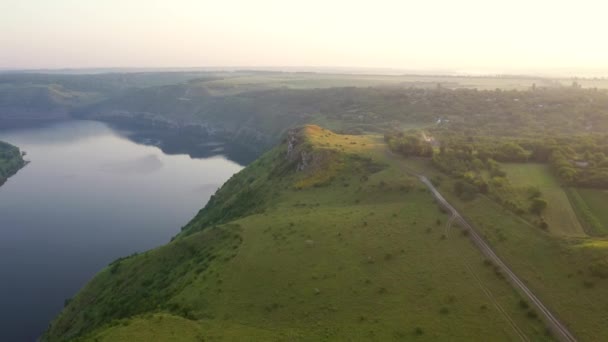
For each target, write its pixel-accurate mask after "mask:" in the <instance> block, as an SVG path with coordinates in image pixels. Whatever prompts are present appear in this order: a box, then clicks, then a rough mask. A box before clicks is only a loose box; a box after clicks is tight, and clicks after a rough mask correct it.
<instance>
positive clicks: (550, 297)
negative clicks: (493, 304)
mask: <svg viewBox="0 0 608 342" xmlns="http://www.w3.org/2000/svg"><path fill="white" fill-rule="evenodd" d="M404 164H405V165H406V166H407V167H410V168H413V169H415V170H417V171H418V172H422V173H424V174H426V175H427V176H429V177H437V176H441V179H442V181H441V183H440V185H439V190H440V191H441V192H442V194H443V195H444V196H445V197H446V198H447V199H448V201H450V203H452V205H454V206H455V207H456V208H457V209H458V210H459V211H460V212H461V213H463V214H464V216H465V217H466V219H467V220H468V221H469V222H470V223H472V224H473V225H474V226H475V228H476V229H478V230H479V232H480V233H481V234H482V235H483V237H484V238H485V239H486V240H487V241H488V242H489V244H490V245H491V246H492V248H493V249H494V250H495V251H496V253H497V254H498V255H499V256H500V257H501V258H502V259H503V261H505V263H506V264H507V265H509V266H510V267H511V268H512V269H513V271H514V272H515V273H516V274H517V275H518V276H519V277H520V278H521V279H523V281H524V282H525V283H526V284H527V285H528V286H529V287H530V289H531V290H532V291H534V293H535V294H536V295H537V296H538V297H539V298H540V299H541V300H542V301H543V302H544V303H545V305H547V307H549V308H550V309H551V310H552V311H553V312H554V313H555V314H556V316H557V317H558V319H560V320H561V321H562V322H564V323H565V324H566V325H567V326H568V327H569V329H570V331H571V332H572V333H573V334H574V336H576V337H577V338H579V339H580V340H581V341H603V340H606V339H608V331H606V329H605V322H604V321H605V312H606V311H605V308H606V307H608V297H606V296H605V295H604V294H603V293H604V292H605V289H606V286H608V264H607V263H606V259H607V258H608V241H606V240H605V239H598V238H589V237H580V238H579V237H570V236H566V235H560V234H553V233H551V232H546V231H544V230H542V229H540V228H538V227H536V226H534V225H532V224H530V223H529V222H528V221H526V220H524V219H523V218H521V217H519V216H517V215H515V214H513V213H512V212H511V211H509V210H506V209H505V208H503V207H502V206H500V205H499V204H497V203H496V202H494V201H492V200H491V199H489V198H488V197H486V196H477V198H476V199H474V200H472V201H462V200H460V199H459V198H458V197H457V196H456V195H455V194H454V193H453V192H452V188H453V183H454V180H453V179H450V178H449V177H446V176H445V175H444V174H441V173H439V172H438V171H436V170H435V169H434V168H433V167H432V166H431V165H430V163H429V162H425V161H423V160H420V159H415V160H404ZM513 168H515V169H516V170H518V171H523V170H525V169H526V168H521V167H519V166H518V165H513ZM530 169H531V170H527V171H528V172H530V176H531V178H530V179H531V180H530V181H531V182H532V180H534V179H536V180H535V181H534V183H535V184H544V186H545V187H547V186H548V185H551V184H553V180H552V179H551V178H549V177H548V175H547V174H546V173H544V172H543V171H542V170H543V169H544V168H543V167H541V166H540V165H532V167H531V168H530ZM507 172H508V171H507ZM509 175H510V174H509ZM520 175H522V174H521V173H520Z"/></svg>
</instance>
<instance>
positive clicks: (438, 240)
mask: <svg viewBox="0 0 608 342" xmlns="http://www.w3.org/2000/svg"><path fill="white" fill-rule="evenodd" d="M404 163H406V162H404V161H403V160H402V159H400V158H395V157H394V156H392V155H391V154H389V153H388V152H387V147H386V145H385V143H384V141H383V139H382V137H381V136H373V135H365V136H364V135H359V136H352V135H338V134H334V133H332V132H331V131H328V130H325V129H322V128H320V127H318V126H306V127H304V128H301V129H296V130H292V131H290V132H289V133H288V134H286V135H285V137H284V139H283V141H282V142H281V143H280V144H279V145H278V146H277V147H275V148H274V149H272V150H270V151H269V152H267V153H265V154H264V155H263V156H262V157H261V158H259V159H258V160H257V161H255V162H254V163H252V164H251V165H249V166H248V167H247V168H245V169H244V170H243V171H241V172H240V173H238V174H236V175H235V176H233V178H231V179H230V180H229V181H228V182H227V183H226V184H225V185H224V186H223V187H222V188H221V189H220V190H218V192H217V193H216V194H215V195H214V196H213V197H212V199H211V200H210V201H209V203H208V204H207V206H206V207H205V208H204V209H202V210H201V212H199V214H198V215H197V216H196V217H195V218H194V219H193V220H192V221H191V222H190V223H189V224H188V225H187V226H185V227H184V228H183V230H182V233H181V234H179V235H178V236H177V237H176V238H175V239H174V240H173V241H172V242H171V243H169V244H167V245H165V246H163V247H160V248H157V249H154V250H151V251H148V252H145V253H142V254H138V255H133V256H130V257H127V258H123V259H120V260H117V261H115V262H113V263H112V264H111V265H109V266H108V267H107V268H105V269H104V270H102V271H101V272H100V273H99V274H98V275H97V276H96V277H95V278H94V279H93V280H92V281H91V282H90V283H89V284H88V285H87V286H86V287H85V288H84V289H83V290H82V291H81V292H80V293H79V294H78V295H76V296H75V297H74V298H73V299H71V300H70V301H69V302H68V303H67V306H66V307H65V309H64V310H63V311H62V313H61V314H60V315H59V316H58V317H57V318H56V320H55V321H53V322H52V324H51V326H50V328H49V330H48V331H47V333H46V334H45V336H44V340H46V341H66V340H82V341H150V340H155V341H222V340H226V341H230V340H248V341H250V340H262V341H268V340H270V341H274V340H277V341H293V340H304V341H319V340H366V341H374V340H375V341H388V340H404V341H410V340H420V341H436V340H461V341H471V340H492V341H509V340H521V339H524V340H534V341H538V340H547V339H550V338H551V337H550V336H549V335H548V334H547V333H546V329H545V326H544V324H543V323H542V322H541V321H540V320H539V319H538V318H537V315H536V314H535V313H534V311H533V310H532V309H531V308H530V307H529V306H528V304H527V303H526V302H525V301H522V300H521V297H520V296H519V294H518V293H517V292H515V291H514V290H513V289H512V287H511V286H510V285H509V284H508V283H507V282H506V281H505V280H504V278H503V277H501V275H500V274H497V273H496V272H495V270H494V268H493V267H492V266H491V265H489V264H488V263H487V262H484V259H483V258H482V256H481V254H480V253H479V252H478V251H477V249H476V248H475V247H474V246H473V244H472V243H471V242H470V241H469V239H468V238H467V237H466V236H465V234H461V233H460V232H459V231H458V230H457V228H456V227H450V225H449V224H448V219H449V218H448V217H447V215H445V214H444V213H443V212H442V211H441V210H439V208H438V207H437V205H436V204H435V202H434V200H433V198H432V196H431V195H430V193H429V192H428V191H427V190H426V188H425V187H424V186H423V185H422V184H420V183H419V182H418V180H417V179H416V178H413V177H412V176H409V175H408V174H407V173H406V172H405V171H404V170H405V169H404V167H409V166H408V165H409V164H408V165H406V164H407V163H406V164H404Z"/></svg>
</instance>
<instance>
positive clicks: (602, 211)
mask: <svg viewBox="0 0 608 342" xmlns="http://www.w3.org/2000/svg"><path fill="white" fill-rule="evenodd" d="M569 195H570V198H571V201H572V203H573V205H574V208H575V209H576V212H577V215H578V216H579V219H580V220H581V222H583V223H584V224H585V225H586V226H587V227H588V229H590V231H591V232H592V233H593V234H594V235H606V234H608V210H607V209H608V207H607V205H608V192H606V190H597V189H582V188H578V189H575V188H571V189H569Z"/></svg>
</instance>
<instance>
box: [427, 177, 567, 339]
mask: <svg viewBox="0 0 608 342" xmlns="http://www.w3.org/2000/svg"><path fill="white" fill-rule="evenodd" d="M416 176H417V177H418V179H420V181H421V182H422V183H423V184H424V185H426V187H427V188H428V189H429V190H430V191H431V193H432V194H433V196H434V197H435V199H436V200H437V202H438V203H439V205H441V206H442V207H444V208H445V209H446V210H448V211H449V212H450V213H451V214H452V217H453V218H454V221H455V222H458V224H460V225H461V226H462V227H463V228H464V229H467V230H468V231H469V236H470V238H471V240H472V241H473V243H474V244H475V245H476V246H477V248H479V250H480V251H481V253H482V254H483V255H484V256H485V257H486V258H488V260H490V261H491V262H492V263H494V265H496V266H497V267H498V268H499V269H500V270H501V271H502V272H503V273H504V274H505V275H506V276H507V278H508V279H509V281H510V282H511V284H513V286H515V287H516V288H517V289H518V290H519V291H520V292H521V293H522V294H523V295H524V296H525V297H526V298H528V300H529V301H530V302H531V303H532V304H533V305H534V306H535V307H536V308H537V309H538V311H539V312H540V315H541V316H542V317H543V318H544V320H545V322H546V323H547V324H548V325H549V328H550V329H551V331H552V332H553V333H554V336H555V337H556V338H558V339H559V340H560V341H567V342H575V341H576V338H575V337H574V336H573V335H572V334H571V333H570V331H569V330H568V328H566V326H564V325H563V324H562V323H561V322H560V321H559V320H558V319H557V318H555V316H554V315H553V314H552V313H551V311H549V309H548V308H547V307H546V306H545V305H544V304H543V303H542V302H541V301H540V299H538V297H536V295H534V293H532V291H531V290H530V289H529V288H528V286H526V284H524V282H523V281H522V280H521V279H519V277H517V275H515V273H513V271H512V270H511V269H510V268H509V267H508V266H507V265H506V264H505V263H504V262H503V261H502V260H501V259H500V258H499V257H498V255H496V253H495V252H494V250H492V248H491V247H490V246H489V245H488V243H487V242H486V241H485V240H484V239H483V238H482V237H481V236H480V235H479V233H478V232H477V230H475V229H474V228H473V226H471V225H470V224H469V223H468V222H467V221H466V220H465V219H464V218H463V217H462V215H460V213H459V212H458V211H457V210H456V209H455V208H454V207H453V206H452V205H451V204H450V203H449V202H448V201H447V200H446V199H445V198H444V197H443V195H441V193H440V192H439V191H438V190H437V189H436V188H435V186H434V185H433V183H431V181H429V179H428V178H426V177H425V176H423V175H418V174H416ZM450 220H451V219H450Z"/></svg>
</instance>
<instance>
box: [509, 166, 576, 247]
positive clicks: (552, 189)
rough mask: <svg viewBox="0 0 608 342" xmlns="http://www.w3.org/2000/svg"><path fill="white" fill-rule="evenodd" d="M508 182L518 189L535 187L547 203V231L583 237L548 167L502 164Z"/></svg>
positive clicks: (566, 199) (560, 188)
mask: <svg viewBox="0 0 608 342" xmlns="http://www.w3.org/2000/svg"><path fill="white" fill-rule="evenodd" d="M502 167H503V169H504V170H505V172H506V173H507V178H508V179H509V181H510V182H511V183H512V184H514V185H516V186H520V187H529V186H534V187H537V188H538V189H539V190H540V191H541V193H542V196H543V198H544V199H545V200H546V201H547V209H546V210H545V212H544V213H543V216H544V218H545V221H546V222H547V223H548V224H549V231H550V232H552V233H555V234H559V235H564V236H572V237H575V236H585V235H586V234H585V231H584V229H583V227H582V226H581V224H580V222H579V220H578V218H577V215H576V213H575V212H574V209H573V208H572V205H571V204H570V201H569V199H568V196H567V194H566V192H565V191H564V189H563V188H562V187H561V186H560V184H559V182H558V181H557V179H556V178H555V177H554V176H553V175H552V174H551V172H550V170H549V168H548V166H546V165H542V164H512V163H509V164H503V165H502Z"/></svg>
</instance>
